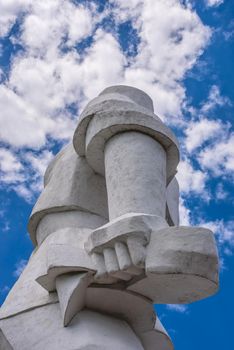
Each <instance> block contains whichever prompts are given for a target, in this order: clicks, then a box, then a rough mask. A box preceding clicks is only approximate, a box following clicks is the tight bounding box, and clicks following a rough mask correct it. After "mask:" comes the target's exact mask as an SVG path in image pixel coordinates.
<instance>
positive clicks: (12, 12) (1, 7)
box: [0, 0, 32, 36]
mask: <svg viewBox="0 0 234 350" xmlns="http://www.w3.org/2000/svg"><path fill="white" fill-rule="evenodd" d="M31 2H32V0H7V1H6V0H0V36H5V35H7V34H8V32H9V30H10V29H11V27H12V26H13V24H14V23H15V21H16V19H17V16H18V15H19V14H20V13H21V12H24V11H26V10H27V9H28V7H29V5H30V3H31Z"/></svg>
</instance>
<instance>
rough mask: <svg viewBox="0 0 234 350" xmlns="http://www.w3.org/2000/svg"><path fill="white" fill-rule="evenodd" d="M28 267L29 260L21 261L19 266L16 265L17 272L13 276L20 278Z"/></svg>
mask: <svg viewBox="0 0 234 350" xmlns="http://www.w3.org/2000/svg"><path fill="white" fill-rule="evenodd" d="M26 265H27V260H25V259H21V260H19V261H18V262H17V264H16V265H15V270H14V272H13V275H14V276H15V277H19V276H20V275H21V273H22V272H23V271H24V269H25V267H26Z"/></svg>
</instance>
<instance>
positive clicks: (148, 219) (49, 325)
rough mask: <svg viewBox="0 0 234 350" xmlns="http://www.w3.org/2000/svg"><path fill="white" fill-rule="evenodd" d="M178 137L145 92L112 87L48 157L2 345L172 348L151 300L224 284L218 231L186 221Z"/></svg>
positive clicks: (174, 299)
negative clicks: (182, 213) (66, 142)
mask: <svg viewBox="0 0 234 350" xmlns="http://www.w3.org/2000/svg"><path fill="white" fill-rule="evenodd" d="M178 162H179V147H178V142H177V139H176V137H175V135H174V134H173V133H172V131H171V130H170V129H169V128H168V127H167V126H166V125H165V124H163V122H162V121H161V120H160V119H159V118H158V117H157V116H156V115H155V114H154V111H153V103H152V100H151V99H150V97H149V96H148V95H146V94H145V93H144V92H143V91H141V90H138V89H136V88H133V87H128V86H121V85H120V86H113V87H109V88H107V89H105V90H104V91H103V92H101V94H100V95H99V96H98V97H97V98H95V99H93V100H92V101H91V102H90V103H89V104H88V105H87V107H86V108H85V109H84V111H83V113H82V114H81V116H80V118H79V122H78V126H77V129H76V130H75V133H74V137H73V143H72V144H69V145H67V146H66V147H65V148H64V149H62V150H61V151H60V152H59V153H58V154H57V156H56V157H55V158H54V160H53V161H52V163H51V164H50V165H49V166H48V168H47V170H46V173H45V178H44V185H45V186H44V190H43V192H42V193H41V195H40V196H39V198H38V201H37V203H36V205H35V206H34V208H33V211H32V214H31V216H30V219H29V225H28V230H29V232H30V236H31V239H32V241H33V243H34V245H35V249H34V251H33V253H32V255H31V257H30V259H29V262H28V264H27V266H26V268H25V270H24V272H23V273H22V275H21V276H20V278H19V279H18V281H17V282H16V283H15V285H14V287H13V288H12V290H11V291H10V293H9V295H8V297H7V299H6V301H5V303H4V304H3V305H2V307H1V309H0V330H1V331H0V349H1V350H3V349H14V350H45V349H46V350H55V349H56V350H58V349H62V350H81V349H86V350H92V349H100V350H101V349H102V350H107V349H108V350H142V349H145V350H171V349H173V345H172V342H171V340H170V337H169V336H168V334H167V332H166V330H165V329H164V328H163V326H162V324H161V322H160V320H159V318H158V317H157V314H156V313H155V311H154V308H153V303H156V304H162V303H163V304H164V303H170V304H173V303H175V304H183V303H191V302H194V301H196V300H200V299H203V298H206V297H208V296H210V295H212V294H214V293H215V292H216V291H217V289H218V256H217V251H216V246H215V241H214V237H213V234H212V232H211V231H210V230H208V229H205V228H202V227H194V228H192V227H185V226H179V213H178V201H179V188H178V184H177V180H176V178H175V174H176V167H177V165H178Z"/></svg>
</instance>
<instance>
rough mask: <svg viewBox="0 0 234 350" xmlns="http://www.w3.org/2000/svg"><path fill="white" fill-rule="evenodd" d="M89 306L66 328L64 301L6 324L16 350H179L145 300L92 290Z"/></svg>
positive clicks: (86, 300)
mask: <svg viewBox="0 0 234 350" xmlns="http://www.w3.org/2000/svg"><path fill="white" fill-rule="evenodd" d="M103 295H105V302H103ZM85 307H86V308H87V309H86V308H85V309H84V311H81V312H79V313H78V314H77V315H76V316H75V317H74V319H73V320H72V321H71V323H70V324H69V326H68V327H66V328H64V327H63V323H62V320H61V316H60V312H61V311H60V307H59V304H58V303H56V304H51V305H46V306H43V307H40V308H36V309H34V310H29V311H28V312H25V313H21V314H18V315H17V316H15V317H13V318H11V317H10V318H6V319H4V320H1V321H0V325H1V327H2V329H3V331H4V332H5V334H6V336H7V338H8V339H9V341H11V343H12V346H13V349H15V350H31V349H36V350H41V349H52V350H53V349H68V350H73V349H77V350H80V349H86V348H87V349H92V348H93V346H94V345H95V346H96V347H95V349H100V350H103V349H113V350H119V349H123V350H125V349H126V350H127V349H134V350H135V349H146V350H155V349H157V348H156V346H157V344H160V346H161V345H162V349H165V350H172V349H173V345H172V343H171V340H170V338H169V336H168V335H167V333H166V331H165V329H164V328H163V326H162V325H161V323H160V321H159V319H158V318H157V317H156V314H155V313H154V310H153V305H152V303H151V302H149V301H147V299H145V298H141V297H139V296H136V295H134V294H131V293H126V292H123V291H122V290H121V289H120V290H118V289H116V290H113V289H106V288H100V287H96V288H88V289H87V293H86V298H85ZM133 332H134V333H133ZM22 334H24V337H22ZM42 334H43V337H42V336H41V335H42ZM94 340H95V342H94Z"/></svg>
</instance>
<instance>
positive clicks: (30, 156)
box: [0, 0, 234, 350]
mask: <svg viewBox="0 0 234 350" xmlns="http://www.w3.org/2000/svg"><path fill="white" fill-rule="evenodd" d="M233 42H234V3H233V1H232V0H223V1H222V0H199V1H192V0H191V1H190V0H187V1H186V0H184V1H179V0H157V1H156V0H145V1H143V0H128V1H124V0H122V1H121V0H110V1H101V0H96V1H94V0H93V1H92V0H91V1H84V0H83V1H64V0H45V1H39V0H9V1H8V0H0V179H1V183H0V303H2V302H3V300H4V299H5V297H6V295H7V293H8V291H9V289H10V288H11V286H12V285H13V284H14V282H15V281H16V279H17V278H18V276H19V275H20V273H21V271H22V269H23V268H24V266H25V263H26V261H27V259H28V257H29V255H30V253H31V251H32V249H33V246H32V243H31V242H30V239H29V237H28V234H27V220H28V216H29V214H30V211H31V209H32V206H33V203H34V202H35V200H36V198H37V196H38V193H39V192H40V191H41V188H42V176H43V173H44V171H45V168H46V166H47V164H48V163H49V161H50V160H51V159H52V157H53V155H54V154H56V153H57V152H58V150H59V149H60V148H61V147H62V146H63V145H64V144H66V143H67V142H68V141H69V140H70V139H71V137H72V133H73V131H74V128H75V126H76V124H77V119H78V115H79V113H80V111H81V110H82V108H83V107H84V106H85V104H86V103H87V102H88V101H89V100H90V99H91V98H93V97H95V96H96V95H97V94H98V93H99V92H100V91H101V90H102V89H103V88H105V87H106V86H109V85H114V84H128V85H132V86H135V87H138V88H141V89H143V90H144V91H146V92H147V93H148V94H149V95H150V96H151V97H152V99H153V101H154V108H155V112H156V113H157V114H158V115H159V116H160V117H161V118H162V119H163V120H164V122H165V123H166V124H168V125H169V126H170V127H171V128H172V129H173V130H174V132H175V133H176V135H177V137H178V138H179V141H180V144H181V159H182V160H181V163H180V165H179V167H178V175H177V177H178V181H179V183H180V189H181V200H180V214H181V224H184V225H189V224H190V225H203V226H206V227H208V228H211V229H212V230H213V231H214V233H215V237H216V240H217V244H218V247H219V254H220V261H221V276H220V280H221V281H220V282H221V283H220V292H219V293H218V294H217V295H216V296H214V297H212V298H209V299H207V300H204V301H201V302H197V303H194V304H192V305H188V306H170V305H168V306H163V305H160V306H157V310H158V314H159V316H160V317H161V320H162V322H163V323H164V325H165V326H166V328H167V330H168V332H169V334H170V335H171V337H172V339H173V341H174V344H175V347H176V349H180V350H188V349H190V350H193V349H196V350H197V349H198V348H199V349H213V350H215V349H217V350H218V349H220V348H222V349H229V348H231V346H232V343H233V340H232V333H233V311H234V307H233V303H232V300H233V295H234V278H233V272H232V271H233V267H234V258H233V253H234V233H233V222H234V218H233V197H232V193H233V171H234V134H233V100H234V99H233V97H234V96H233V95H234V89H233V82H234V70H233V62H234V49H233Z"/></svg>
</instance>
